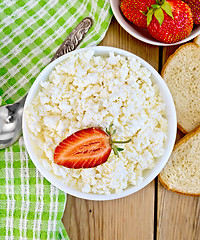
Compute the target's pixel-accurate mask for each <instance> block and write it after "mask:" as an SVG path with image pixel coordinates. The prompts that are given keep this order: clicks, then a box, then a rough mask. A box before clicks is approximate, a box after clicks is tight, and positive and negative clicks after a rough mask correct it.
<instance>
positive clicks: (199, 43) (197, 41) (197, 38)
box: [194, 35, 200, 46]
mask: <svg viewBox="0 0 200 240" xmlns="http://www.w3.org/2000/svg"><path fill="white" fill-rule="evenodd" d="M194 42H195V43H196V44H198V45H199V46H200V35H198V36H197V37H195V39H194Z"/></svg>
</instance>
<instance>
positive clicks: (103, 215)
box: [63, 19, 159, 240]
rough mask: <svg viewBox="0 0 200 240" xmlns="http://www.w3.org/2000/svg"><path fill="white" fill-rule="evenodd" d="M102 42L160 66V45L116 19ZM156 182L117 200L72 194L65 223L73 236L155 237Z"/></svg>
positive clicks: (107, 238) (123, 239)
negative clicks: (134, 34) (140, 38)
mask: <svg viewBox="0 0 200 240" xmlns="http://www.w3.org/2000/svg"><path fill="white" fill-rule="evenodd" d="M101 45H105V46H106V45H107V46H112V47H117V48H121V49H124V50H128V51H130V52H132V53H134V54H137V55H138V56H140V57H142V58H143V59H145V60H146V61H148V62H149V63H150V64H151V65H152V66H153V67H154V68H155V69H158V59H159V48H158V47H155V46H151V45H147V44H145V43H142V42H140V41H138V40H136V39H135V38H133V37H132V36H130V35H129V34H128V33H127V32H125V31H124V30H123V29H122V28H121V27H120V26H119V24H118V23H117V22H116V20H115V19H113V20H112V23H111V25H110V27H109V30H108V32H107V34H106V36H105V38H104V40H103V41H102V42H101ZM154 195H155V183H154V181H153V182H152V183H150V184H149V185H148V186H147V187H145V188H144V189H143V190H141V191H139V192H137V193H135V194H132V195H131V196H128V197H125V198H122V199H118V200H113V201H104V202H100V201H88V200H83V199H78V198H75V197H72V196H70V195H68V200H67V204H66V211H65V213H64V216H63V223H64V225H65V227H66V230H67V232H68V234H69V237H70V239H71V240H76V239H77V240H81V239H84V240H85V239H87V240H90V239H91V240H96V239H99V240H102V239H103V240H112V239H113V240H116V239H119V240H147V239H148V240H152V239H153V238H154Z"/></svg>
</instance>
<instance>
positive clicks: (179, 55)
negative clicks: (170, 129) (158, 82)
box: [161, 43, 200, 133]
mask: <svg viewBox="0 0 200 240" xmlns="http://www.w3.org/2000/svg"><path fill="white" fill-rule="evenodd" d="M161 76H162V77H163V79H164V80H165V82H166V84H167V85H168V87H169V90H170V92H171V94H172V97H173V100H174V103H175V107H176V113H177V121H178V128H179V129H180V130H181V131H182V132H183V133H188V132H190V131H192V130H193V129H194V128H196V127H197V126H198V125H200V47H199V46H198V45H197V44H196V43H187V44H184V45H182V46H181V47H179V48H178V49H177V50H176V51H175V53H174V54H172V55H171V56H170V57H169V58H168V60H167V62H166V63H165V65H164V66H163V69H162V72H161Z"/></svg>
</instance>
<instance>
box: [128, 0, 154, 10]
mask: <svg viewBox="0 0 200 240" xmlns="http://www.w3.org/2000/svg"><path fill="white" fill-rule="evenodd" d="M131 2H132V4H133V5H134V7H135V8H137V9H139V10H141V11H144V12H146V11H147V10H148V8H150V7H151V5H153V4H155V3H156V0H142V1H141V0H131Z"/></svg>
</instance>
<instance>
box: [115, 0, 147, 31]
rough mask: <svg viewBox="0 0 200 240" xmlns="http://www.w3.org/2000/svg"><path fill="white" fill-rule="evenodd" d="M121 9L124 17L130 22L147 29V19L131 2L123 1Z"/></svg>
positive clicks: (128, 0)
mask: <svg viewBox="0 0 200 240" xmlns="http://www.w3.org/2000/svg"><path fill="white" fill-rule="evenodd" d="M120 8H121V11H122V13H123V15H124V17H125V18H126V19H128V20H129V21H130V22H132V23H134V24H135V25H136V26H139V27H142V28H145V27H147V20H146V19H147V17H146V16H145V15H144V14H143V13H142V12H141V11H140V10H139V9H137V8H135V7H134V4H133V3H132V1H131V0H124V1H121V4H120Z"/></svg>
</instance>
